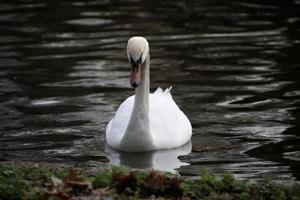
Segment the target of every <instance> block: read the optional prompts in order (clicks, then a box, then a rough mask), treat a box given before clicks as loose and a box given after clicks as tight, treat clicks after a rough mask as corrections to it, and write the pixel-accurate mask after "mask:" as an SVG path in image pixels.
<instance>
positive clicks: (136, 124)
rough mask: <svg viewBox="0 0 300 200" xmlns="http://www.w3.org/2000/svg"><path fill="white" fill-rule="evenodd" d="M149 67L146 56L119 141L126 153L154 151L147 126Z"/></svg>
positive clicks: (148, 59)
mask: <svg viewBox="0 0 300 200" xmlns="http://www.w3.org/2000/svg"><path fill="white" fill-rule="evenodd" d="M149 67H150V55H149V54H148V56H147V58H146V61H145V62H144V64H143V65H142V67H141V83H140V85H139V86H138V87H137V88H136V89H135V99H134V105H133V109H132V113H131V117H130V120H129V123H128V126H127V129H126V132H125V135H124V136H123V138H122V141H121V146H122V149H127V150H128V151H150V150H153V149H155V147H154V145H153V139H152V136H151V133H150V125H149V82H150V80H149V79H150V78H149V75H150V73H149ZM132 144H134V145H132Z"/></svg>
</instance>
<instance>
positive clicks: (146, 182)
mask: <svg viewBox="0 0 300 200" xmlns="http://www.w3.org/2000/svg"><path fill="white" fill-rule="evenodd" d="M0 199H3V200H4V199H8V200H9V199H26V200H27V199H30V200H31V199H49V200H50V199H51V200H55V199H58V200H68V199H76V200H78V199H84V200H88V199H224V200H229V199H257V200H261V199H293V200H297V199H299V200H300V185H299V184H296V183H295V184H290V185H281V184H275V183H272V182H260V183H250V182H249V181H240V180H235V179H234V177H233V176H232V175H231V174H228V173H224V174H217V175H216V174H213V173H210V172H207V171H203V172H201V173H200V174H199V178H197V179H193V180H190V179H185V178H182V177H180V176H177V175H174V174H169V173H162V172H157V171H130V170H128V169H125V168H119V167H111V168H108V169H106V170H102V171H99V172H97V173H96V174H93V175H92V174H91V173H89V172H87V171H85V170H84V169H78V168H76V169H73V168H70V167H53V166H48V165H45V164H24V163H9V164H7V163H4V164H0Z"/></svg>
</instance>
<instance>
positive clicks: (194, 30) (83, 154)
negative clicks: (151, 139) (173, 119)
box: [0, 0, 300, 181]
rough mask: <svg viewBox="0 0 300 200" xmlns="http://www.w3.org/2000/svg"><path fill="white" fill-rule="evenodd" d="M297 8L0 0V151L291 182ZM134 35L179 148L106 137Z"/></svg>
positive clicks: (296, 139)
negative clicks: (118, 144)
mask: <svg viewBox="0 0 300 200" xmlns="http://www.w3.org/2000/svg"><path fill="white" fill-rule="evenodd" d="M299 11H300V1H299V0H294V1H293V0H291V1H285V0H260V1H259V0H244V1H233V0H232V1H231V0H227V1H220V0H191V1H182V0H172V1H169V0H165V1H160V0H154V1H146V0H144V1H142V0H135V1H130V0H122V1H120V0H110V1H109V0H107V1H106V0H92V1H90V0H88V1H87V0H74V1H67V0H39V1H34V0H15V1H10V0H2V1H1V2H0V160H1V161H9V160H23V161H33V162H51V163H66V164H71V165H74V166H83V167H88V168H95V169H97V168H102V167H104V166H106V165H108V164H109V163H110V164H123V165H128V166H131V167H133V168H156V169H161V170H167V171H174V170H176V171H178V172H179V173H181V174H182V175H185V176H197V174H198V172H199V170H200V169H202V168H208V169H211V170H213V171H216V172H220V171H224V170H227V171H230V172H232V173H233V174H234V175H235V176H236V177H239V178H247V177H251V178H254V180H256V179H260V178H266V177H269V178H272V179H273V180H278V181H293V180H300V119H299V117H300V116H299V107H300V99H299V97H300V79H299V77H300V76H299V75H300V73H299V72H300V71H299V67H300V57H299V52H300V14H299ZM134 35H142V36H144V37H146V38H147V39H148V41H149V43H150V49H151V50H150V53H151V91H154V90H155V89H156V88H157V87H158V86H160V87H163V88H166V87H169V86H170V85H172V86H173V89H172V94H173V98H174V99H175V101H176V102H177V104H178V105H179V107H180V108H181V109H182V110H183V111H184V112H185V113H186V115H187V116H188V117H189V119H190V121H191V123H192V126H193V133H194V134H193V137H192V141H191V143H189V144H187V145H185V146H183V147H181V148H178V149H174V150H165V151H159V152H148V153H142V154H132V153H120V152H117V151H114V150H112V149H109V148H108V147H107V146H106V145H105V137H104V135H105V126H106V124H107V123H108V121H109V120H110V119H111V118H112V117H113V115H114V113H115V111H116V109H117V108H118V106H119V105H120V103H121V102H122V101H123V100H124V99H125V98H127V97H128V96H129V95H132V94H133V92H134V90H133V89H132V88H131V87H130V84H129V73H130V66H129V64H128V61H127V57H126V42H127V40H128V39H129V38H130V37H131V36H134ZM192 146H193V151H192V152H191V150H192Z"/></svg>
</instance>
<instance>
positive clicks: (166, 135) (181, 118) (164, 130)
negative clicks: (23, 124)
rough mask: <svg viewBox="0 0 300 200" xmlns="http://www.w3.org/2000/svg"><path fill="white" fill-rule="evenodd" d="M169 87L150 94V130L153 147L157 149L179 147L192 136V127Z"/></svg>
mask: <svg viewBox="0 0 300 200" xmlns="http://www.w3.org/2000/svg"><path fill="white" fill-rule="evenodd" d="M170 90H171V87H170V88H168V89H166V90H165V91H163V90H162V89H157V90H156V91H155V92H154V93H153V94H150V101H149V102H150V114H149V115H150V116H149V117H150V130H151V135H152V137H153V140H154V145H155V146H156V147H157V148H159V149H167V148H174V147H178V146H181V145H183V144H185V143H187V142H188V141H189V140H190V138H191V135H192V126H191V123H190V121H189V120H188V118H187V117H186V115H185V114H184V113H183V112H182V111H181V110H180V108H179V107H178V106H177V104H176V103H175V101H174V100H173V98H172V95H171V93H170Z"/></svg>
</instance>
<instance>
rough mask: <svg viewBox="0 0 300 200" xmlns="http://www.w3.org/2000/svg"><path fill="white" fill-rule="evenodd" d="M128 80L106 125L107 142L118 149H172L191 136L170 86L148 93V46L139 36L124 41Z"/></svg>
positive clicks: (131, 150)
mask: <svg viewBox="0 0 300 200" xmlns="http://www.w3.org/2000/svg"><path fill="white" fill-rule="evenodd" d="M127 56H128V59H129V62H130V64H131V76H130V79H131V80H130V83H131V85H132V87H134V88H135V95H133V96H130V97H128V98H127V99H126V100H125V101H124V102H123V103H122V104H121V105H120V107H119V108H118V110H117V112H116V114H115V116H114V117H113V119H112V120H111V121H110V122H109V123H108V125H107V126H106V142H107V144H108V145H109V146H110V147H112V148H114V149H118V150H120V151H130V152H140V151H153V150H160V149H170V148H176V147H179V146H182V145H184V144H185V143H187V142H188V141H189V140H190V139H191V135H192V126H191V123H190V121H189V120H188V118H187V117H186V115H185V114H184V113H183V112H182V111H181V110H180V109H179V107H178V106H177V105H176V103H175V102H174V100H173V98H172V96H171V94H170V89H171V88H169V89H166V90H165V91H163V90H162V89H161V88H158V89H157V90H156V91H155V92H154V93H152V94H149V68H150V54H149V45H148V42H147V40H146V39H145V38H143V37H132V38H130V39H129V40H128V44H127Z"/></svg>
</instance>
